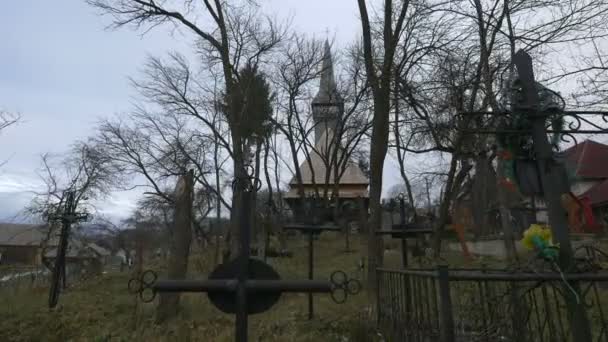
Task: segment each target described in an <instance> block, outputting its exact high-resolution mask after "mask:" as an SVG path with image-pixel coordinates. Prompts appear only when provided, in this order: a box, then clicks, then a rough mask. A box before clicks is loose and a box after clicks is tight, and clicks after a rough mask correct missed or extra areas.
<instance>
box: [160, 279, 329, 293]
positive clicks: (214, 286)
mask: <svg viewBox="0 0 608 342" xmlns="http://www.w3.org/2000/svg"><path fill="white" fill-rule="evenodd" d="M237 282H238V281H237V280H236V279H211V280H158V281H156V282H155V283H154V285H152V290H154V291H155V292H234V291H236V288H237ZM245 287H246V288H247V291H248V292H311V293H312V292H319V293H328V292H331V291H332V288H333V287H332V283H331V282H329V281H322V280H247V281H246V282H245Z"/></svg>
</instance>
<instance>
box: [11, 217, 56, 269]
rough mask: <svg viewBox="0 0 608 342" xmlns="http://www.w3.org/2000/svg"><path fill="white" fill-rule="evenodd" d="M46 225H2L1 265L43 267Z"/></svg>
mask: <svg viewBox="0 0 608 342" xmlns="http://www.w3.org/2000/svg"><path fill="white" fill-rule="evenodd" d="M47 230H48V229H47V228H46V226H45V225H35V224H15V223H0V264H1V265H7V264H8V265H28V266H40V265H42V262H43V258H42V254H43V251H42V242H43V241H45V240H46V238H47V236H46V232H47Z"/></svg>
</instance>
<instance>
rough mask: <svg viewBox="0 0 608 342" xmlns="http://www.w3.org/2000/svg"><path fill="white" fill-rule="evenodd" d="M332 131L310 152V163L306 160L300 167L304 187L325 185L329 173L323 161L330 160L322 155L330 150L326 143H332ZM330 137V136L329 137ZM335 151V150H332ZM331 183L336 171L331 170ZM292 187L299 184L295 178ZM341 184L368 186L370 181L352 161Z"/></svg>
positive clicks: (292, 180)
mask: <svg viewBox="0 0 608 342" xmlns="http://www.w3.org/2000/svg"><path fill="white" fill-rule="evenodd" d="M331 134H332V132H331V130H328V131H326V132H325V133H324V134H323V136H322V137H321V139H319V140H320V142H319V144H318V145H317V146H316V149H315V150H314V151H310V163H309V162H308V160H304V162H303V163H302V164H301V165H300V173H301V174H302V184H304V185H313V184H319V185H320V184H324V183H325V177H326V172H327V167H326V164H327V163H326V162H325V161H324V160H323V159H326V160H327V159H329V158H328V157H326V158H323V157H322V156H321V155H325V154H326V153H327V151H328V149H327V148H326V147H325V146H326V144H325V143H324V142H328V141H331ZM328 135H329V136H328ZM332 150H333V148H332ZM311 165H312V170H313V171H314V176H315V179H314V180H315V181H314V182H313V179H312V175H313V172H312V171H311ZM329 182H330V184H333V182H334V169H333V168H331V169H330V175H329ZM289 184H290V185H292V186H295V185H297V184H298V180H297V179H296V177H295V176H294V177H293V178H292V179H291V181H290V182H289ZM340 184H344V185H346V184H349V185H368V184H369V180H368V179H367V177H365V175H364V174H363V172H362V171H361V169H360V168H359V166H358V165H357V164H355V163H354V162H352V161H350V160H349V161H348V162H347V165H346V170H344V173H343V174H342V176H341V177H340Z"/></svg>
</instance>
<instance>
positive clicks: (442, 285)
mask: <svg viewBox="0 0 608 342" xmlns="http://www.w3.org/2000/svg"><path fill="white" fill-rule="evenodd" d="M437 281H438V282H439V289H438V291H439V293H438V295H439V301H440V304H439V319H440V321H439V334H440V335H439V338H440V341H441V342H453V341H454V317H453V312H452V297H451V295H450V278H449V274H448V266H446V265H439V266H437Z"/></svg>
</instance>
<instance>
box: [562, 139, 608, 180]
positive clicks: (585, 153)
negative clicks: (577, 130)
mask: <svg viewBox="0 0 608 342" xmlns="http://www.w3.org/2000/svg"><path fill="white" fill-rule="evenodd" d="M563 155H564V157H565V159H566V166H567V167H568V169H569V170H570V172H572V175H573V176H574V177H576V178H583V179H603V178H608V145H604V144H601V143H598V142H595V141H593V140H585V141H583V142H582V143H580V144H577V145H575V146H573V147H571V148H569V149H567V150H565V151H564V152H563Z"/></svg>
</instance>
